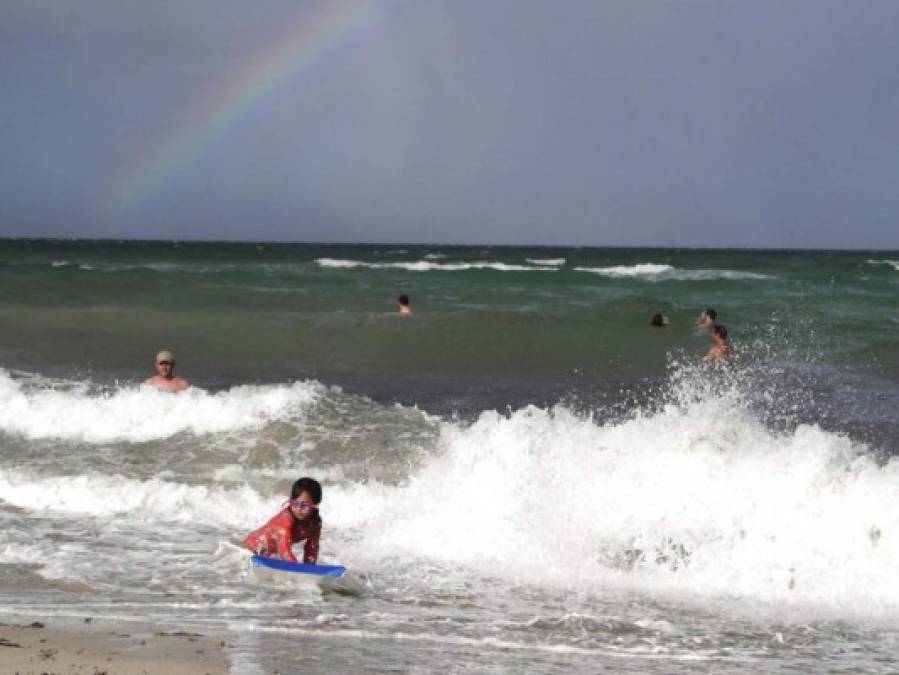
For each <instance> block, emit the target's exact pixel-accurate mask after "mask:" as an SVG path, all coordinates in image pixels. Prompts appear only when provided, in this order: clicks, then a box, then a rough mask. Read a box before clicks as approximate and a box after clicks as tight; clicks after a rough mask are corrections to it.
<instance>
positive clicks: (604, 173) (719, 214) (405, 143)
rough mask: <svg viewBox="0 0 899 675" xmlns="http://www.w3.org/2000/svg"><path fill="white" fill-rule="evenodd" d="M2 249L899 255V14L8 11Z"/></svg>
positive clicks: (768, 5) (220, 3) (426, 4)
mask: <svg viewBox="0 0 899 675" xmlns="http://www.w3.org/2000/svg"><path fill="white" fill-rule="evenodd" d="M360 2H362V0H360ZM322 12H325V13H328V12H330V13H331V14H333V15H335V16H336V17H337V22H338V26H339V25H340V17H341V16H355V17H356V19H355V23H352V24H347V25H348V26H349V27H344V28H343V30H337V31H332V32H328V31H327V30H326V31H323V32H319V33H317V34H314V37H313V40H315V39H318V40H319V41H320V42H321V43H322V49H320V50H318V51H317V52H315V53H312V51H309V52H308V53H309V54H311V58H307V59H306V60H305V61H304V62H302V63H301V64H300V67H298V68H295V69H294V70H292V71H289V72H288V76H287V77H284V78H283V79H282V80H280V81H279V82H278V85H277V86H275V87H269V88H268V89H264V90H263V92H262V93H261V94H252V93H248V92H250V91H251V88H252V86H254V84H258V82H255V83H254V81H253V78H244V79H243V80H241V79H240V78H241V76H240V73H244V72H247V69H249V70H250V71H251V72H252V71H253V68H254V67H259V64H262V66H265V65H266V64H269V66H270V67H269V68H268V70H266V69H265V67H260V70H259V73H260V74H262V75H264V74H265V73H266V72H268V73H269V74H271V73H272V72H273V70H272V69H273V68H275V67H278V66H279V65H280V66H283V65H284V64H285V63H287V62H288V61H286V60H285V59H283V58H282V59H281V61H278V59H277V58H275V59H274V60H269V61H266V59H267V58H270V57H267V56H266V54H270V53H271V51H272V49H273V48H274V47H276V46H277V44H279V40H283V39H284V37H283V36H284V35H285V30H286V28H285V27H289V26H291V25H293V24H296V22H301V23H302V22H303V21H304V20H306V19H305V17H309V19H308V20H309V21H313V20H314V17H315V16H317V15H319V14H321V13H322ZM289 35H290V33H288V36H289ZM279 36H280V37H279ZM315 36H317V38H316V37H315ZM307 42H308V41H307ZM303 44H304V43H302V40H300V39H299V38H297V39H296V42H295V45H294V46H295V47H296V49H298V50H299V51H298V52H294V53H293V56H290V53H288V56H290V58H293V59H295V60H296V61H297V62H298V63H299V62H300V61H301V60H302V59H301V58H299V57H300V56H302V55H303V54H306V53H307V52H303V51H302V49H303ZM298 54H299V56H298ZM242 69H243V70H242ZM236 82H243V83H244V85H246V86H245V89H246V91H245V92H243V93H242V92H241V91H240V90H239V89H238V90H237V91H236V92H235V88H234V85H235V83H236ZM229 96H231V98H229ZM209 101H213V102H215V101H219V102H220V103H221V105H219V106H218V107H216V106H215V105H212V106H210V105H209V103H208V102H209ZM235 101H243V102H247V103H252V105H246V106H243V107H241V108H240V113H241V114H234V115H230V116H227V115H225V112H227V111H225V110H224V108H225V107H226V106H228V105H230V106H231V110H237V108H238V106H237V105H235ZM204 106H206V107H204ZM217 115H218V116H217ZM216 124H218V126H215V125H216ZM167 152H168V153H169V154H170V155H171V156H174V157H175V158H176V161H172V162H169V163H168V164H166V163H165V161H164V160H165V157H167V156H168V155H167V154H166V153H167ZM160 157H162V159H161V160H160V159H159V158H160ZM157 164H159V166H162V167H163V168H162V169H160V170H158V171H157V172H156V173H155V174H154V173H153V172H152V171H151V170H150V169H151V168H152V167H154V166H156V165H157ZM147 176H149V178H148V177H147ZM123 186H124V187H123ZM129 186H130V187H129ZM134 186H137V187H134ZM123 192H124V193H125V195H126V196H125V198H123V197H122V194H123ZM0 234H2V235H7V236H66V237H70V236H75V237H78V236H85V237H140V238H190V239H252V240H286V241H383V242H447V243H508V244H526V243H527V244H589V245H640V246H643V245H661V246H665V245H685V246H695V245H711V246H762V247H764V246H776V247H793V246H799V247H851V248H858V247H873V248H877V247H881V248H890V247H891V248H899V2H895V1H893V0H886V1H883V2H878V1H874V0H861V1H859V0H846V1H844V2H832V1H829V0H777V1H774V2H767V1H764V0H745V1H742V2H736V1H727V0H715V1H712V0H709V1H702V2H700V1H693V0H655V1H648V0H615V1H603V0H592V1H583V2H577V1H574V0H552V1H550V0H542V1H539V2H534V1H531V0H381V1H377V0H372V1H371V2H370V3H367V4H366V5H365V6H355V5H350V6H347V5H339V4H335V0H325V1H324V2H311V1H310V0H255V1H254V2H246V1H245V0H241V1H240V2H238V1H236V0H187V1H185V0H151V1H147V0H79V1H78V2H72V0H3V1H2V3H0Z"/></svg>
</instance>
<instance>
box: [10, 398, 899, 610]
mask: <svg viewBox="0 0 899 675" xmlns="http://www.w3.org/2000/svg"><path fill="white" fill-rule="evenodd" d="M232 391H233V390H232ZM282 414H284V413H282ZM865 450H866V449H865V448H864V447H863V446H860V445H858V444H855V443H853V442H852V441H851V440H850V439H849V438H848V437H846V436H845V435H842V434H836V433H831V432H828V431H825V430H822V429H821V428H819V427H817V426H814V425H803V426H799V427H798V428H796V429H795V430H793V431H791V432H784V433H773V432H772V431H770V430H769V429H767V428H766V427H765V426H764V425H762V424H761V423H760V422H759V421H757V420H756V419H755V418H754V417H753V416H752V415H751V414H750V413H749V412H748V411H747V409H746V407H745V406H744V405H743V404H742V403H741V399H740V397H739V396H738V395H737V394H735V393H729V394H724V395H721V396H706V397H701V396H700V397H699V398H698V400H693V401H691V402H688V403H684V404H681V405H669V406H667V407H665V408H663V409H662V410H661V411H659V412H657V413H653V414H645V415H636V416H635V417H633V418H632V419H630V420H627V421H624V422H617V423H607V424H600V423H598V422H596V421H595V420H594V419H592V418H590V417H587V416H581V415H577V414H575V413H573V412H571V411H570V410H568V409H566V408H564V407H557V408H554V409H551V410H542V409H539V408H535V407H529V408H525V409H522V410H519V411H517V412H515V413H512V414H511V415H501V414H497V413H495V412H485V413H483V414H482V415H481V416H480V418H479V419H478V420H477V421H476V422H474V423H473V424H471V425H467V426H466V425H460V424H457V423H452V422H445V423H443V425H442V431H441V435H440V438H439V440H438V445H437V448H436V449H435V451H434V452H433V453H431V459H429V460H427V461H425V463H424V465H423V467H422V468H421V469H418V470H416V471H415V472H413V473H412V474H411V475H410V476H409V477H408V479H407V480H406V481H404V482H403V483H402V484H400V485H398V486H397V485H383V484H378V483H373V482H365V483H352V482H347V481H346V480H342V481H341V482H340V483H339V484H337V485H334V484H330V485H328V486H327V488H326V496H325V501H324V503H323V507H322V508H323V517H324V518H325V520H326V522H327V525H328V532H329V533H330V534H329V538H330V539H331V540H332V541H334V540H339V541H341V542H342V543H341V547H342V548H341V550H340V552H339V553H340V555H341V556H342V557H346V558H349V559H352V560H353V561H354V562H355V563H356V564H357V565H359V566H360V567H361V568H362V569H365V568H366V566H378V565H381V566H383V565H388V566H389V565H391V564H392V562H395V561H402V562H403V565H405V566H407V567H409V566H410V565H411V568H415V564H416V563H420V562H422V561H427V562H429V563H435V564H438V565H442V566H444V569H455V570H467V572H466V573H467V574H475V575H484V576H489V577H492V578H509V579H515V580H517V581H520V582H526V583H531V584H536V585H548V586H552V587H564V588H569V589H572V588H573V589H579V590H580V589H591V590H597V591H601V590H602V589H603V588H609V587H613V588H614V587H624V588H628V589H634V590H637V589H638V590H639V591H640V592H645V593H654V592H658V593H673V594H685V595H687V596H690V597H704V598H720V597H723V596H726V597H734V596H736V597H742V598H746V599H749V600H752V601H755V600H760V601H765V602H771V603H778V606H781V607H783V606H793V607H795V608H802V607H807V606H824V607H826V608H831V609H835V610H836V611H838V612H842V611H843V610H846V609H847V608H848V610H849V611H851V612H853V613H857V614H862V615H872V616H873V615H879V616H883V615H895V614H897V613H899V586H897V585H896V584H895V583H894V577H895V569H896V568H897V567H899V462H889V463H887V464H885V465H879V464H878V463H876V462H875V461H874V460H872V459H871V458H870V457H869V456H868V455H866V454H865ZM247 468H248V470H249V471H252V470H253V468H252V467H247ZM261 470H262V469H260V471H261ZM266 470H268V469H266ZM231 478H239V476H237V475H236V476H232V477H231ZM0 500H2V501H3V502H6V503H8V504H10V505H13V506H15V507H18V508H20V509H23V510H25V511H29V512H38V513H44V512H46V514H47V515H53V514H57V515H62V516H66V515H67V514H68V515H70V516H72V517H79V516H82V515H90V516H93V517H95V518H99V519H114V520H118V519H123V518H124V519H129V518H138V517H139V518H141V519H143V520H144V521H146V522H145V523H144V526H147V527H155V528H156V529H160V528H164V527H165V523H169V522H177V523H185V524H189V523H191V522H200V523H204V524H207V525H209V526H212V527H216V528H221V530H222V532H223V533H227V534H225V535H224V536H233V534H234V533H235V532H236V533H243V532H246V531H248V530H249V529H250V528H252V527H255V526H257V525H258V524H260V523H262V522H264V520H265V518H267V517H269V516H270V515H271V514H272V513H274V512H275V510H276V509H277V508H278V506H279V505H280V500H281V496H280V495H270V494H267V495H262V494H260V493H259V492H257V491H256V490H254V489H252V488H250V487H248V486H243V487H239V486H238V487H235V486H233V484H230V485H227V486H222V485H217V484H215V483H213V484H209V485H186V484H181V483H178V482H175V481H172V480H167V479H165V478H164V477H162V476H161V475H160V476H157V477H155V478H151V479H147V480H138V479H135V478H128V477H121V476H113V475H105V474H98V473H90V472H85V473H84V474H83V475H78V476H46V475H38V474H35V473H33V472H29V471H28V469H27V467H23V468H15V469H13V468H6V469H2V470H0ZM0 543H2V542H0ZM10 555H11V554H10ZM26 557H27V556H26Z"/></svg>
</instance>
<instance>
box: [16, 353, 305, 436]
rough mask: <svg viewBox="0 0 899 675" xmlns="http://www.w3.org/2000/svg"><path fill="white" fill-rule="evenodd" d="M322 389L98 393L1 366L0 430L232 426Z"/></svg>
mask: <svg viewBox="0 0 899 675" xmlns="http://www.w3.org/2000/svg"><path fill="white" fill-rule="evenodd" d="M321 389H322V388H321V385H318V384H315V383H308V382H296V383H294V384H291V385H267V386H240V387H233V388H231V389H229V390H228V391H223V392H219V393H216V394H210V393H208V392H206V391H203V390H202V389H197V388H191V389H189V390H188V391H185V392H182V393H178V394H171V393H169V392H163V391H159V390H157V389H155V388H152V387H147V386H140V387H126V388H123V389H118V390H116V391H114V392H112V393H109V394H105V395H97V394H91V393H88V391H87V388H86V387H83V386H82V387H75V388H67V389H58V388H40V387H38V388H35V387H25V386H24V385H23V382H22V381H21V380H19V379H14V378H12V377H11V376H10V375H9V373H7V372H6V371H4V370H2V369H0V431H2V432H5V433H8V434H20V435H22V436H25V437H26V438H31V439H39V438H58V439H63V440H73V441H84V442H88V443H105V442H111V441H129V442H143V441H149V440H154V439H161V438H168V437H170V436H173V435H175V434H177V433H181V432H186V431H187V432H192V433H194V434H207V433H219V432H226V431H235V430H237V429H244V428H252V427H256V426H259V425H260V424H262V423H264V422H265V421H267V420H271V419H276V418H282V417H288V416H291V415H297V414H299V413H300V412H301V411H302V409H303V408H304V407H305V406H307V405H308V404H310V403H311V402H312V401H314V400H315V399H316V397H317V395H318V394H319V393H320V391H321Z"/></svg>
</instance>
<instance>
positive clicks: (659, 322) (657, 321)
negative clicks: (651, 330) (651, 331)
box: [649, 312, 668, 328]
mask: <svg viewBox="0 0 899 675" xmlns="http://www.w3.org/2000/svg"><path fill="white" fill-rule="evenodd" d="M649 325H650V326H655V327H656V328H668V317H667V316H665V315H664V314H662V313H661V312H656V313H655V314H653V315H652V319H650V320H649Z"/></svg>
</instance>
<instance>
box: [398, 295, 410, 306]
mask: <svg viewBox="0 0 899 675" xmlns="http://www.w3.org/2000/svg"><path fill="white" fill-rule="evenodd" d="M397 300H398V301H399V303H400V304H401V305H402V306H403V307H408V306H409V296H408V295H406V294H405V293H403V294H402V295H401V296H400V297H398V298H397Z"/></svg>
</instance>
